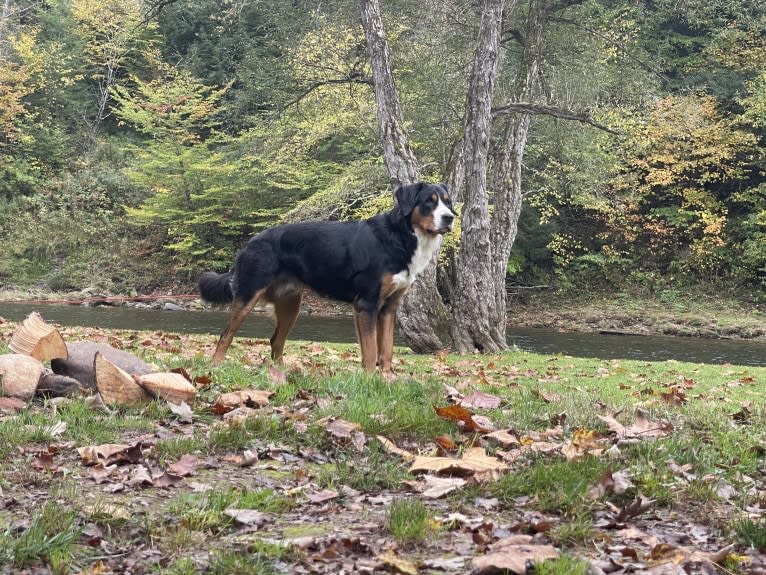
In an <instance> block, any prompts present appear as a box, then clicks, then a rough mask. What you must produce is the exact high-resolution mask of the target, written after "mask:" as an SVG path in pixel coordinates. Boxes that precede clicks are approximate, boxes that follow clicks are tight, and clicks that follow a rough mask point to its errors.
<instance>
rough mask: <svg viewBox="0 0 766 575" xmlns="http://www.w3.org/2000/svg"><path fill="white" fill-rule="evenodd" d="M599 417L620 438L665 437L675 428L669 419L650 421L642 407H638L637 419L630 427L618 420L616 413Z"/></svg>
mask: <svg viewBox="0 0 766 575" xmlns="http://www.w3.org/2000/svg"><path fill="white" fill-rule="evenodd" d="M597 417H598V418H599V419H600V420H601V421H603V422H604V423H606V425H607V427H609V431H611V432H612V433H613V434H615V435H616V436H617V437H618V438H620V439H642V438H654V437H663V436H665V435H667V434H668V433H670V432H671V431H673V429H674V428H673V425H672V424H671V423H670V422H668V421H650V420H649V419H648V418H647V417H646V412H645V411H643V410H641V409H636V421H635V423H634V424H633V425H630V426H628V427H625V426H624V425H622V424H621V423H620V422H619V421H617V419H615V417H614V415H598V416H597Z"/></svg>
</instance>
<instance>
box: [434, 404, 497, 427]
mask: <svg viewBox="0 0 766 575" xmlns="http://www.w3.org/2000/svg"><path fill="white" fill-rule="evenodd" d="M434 410H435V411H436V415H438V416H439V417H442V418H444V419H449V420H450V421H457V422H461V423H462V424H463V425H464V426H465V428H466V429H467V430H468V431H477V432H479V433H482V432H487V431H491V430H488V429H485V428H483V427H482V426H481V425H479V424H478V423H476V422H475V421H474V419H473V414H472V413H471V412H470V411H469V410H467V409H466V408H465V407H461V406H459V405H448V406H447V407H436V406H434Z"/></svg>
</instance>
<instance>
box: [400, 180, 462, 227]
mask: <svg viewBox="0 0 766 575" xmlns="http://www.w3.org/2000/svg"><path fill="white" fill-rule="evenodd" d="M394 196H395V197H396V207H395V208H394V211H395V212H398V214H399V215H400V216H401V217H403V218H404V219H406V220H407V221H409V223H410V225H411V226H412V229H413V230H416V229H419V230H421V231H423V232H425V233H427V234H433V235H437V234H446V233H447V232H451V231H452V225H453V224H454V223H455V210H454V209H453V208H452V200H450V197H449V194H448V193H447V188H446V187H445V186H444V185H443V184H426V183H423V182H420V183H417V184H408V185H406V186H401V187H400V188H399V189H397V190H396V192H395V194H394Z"/></svg>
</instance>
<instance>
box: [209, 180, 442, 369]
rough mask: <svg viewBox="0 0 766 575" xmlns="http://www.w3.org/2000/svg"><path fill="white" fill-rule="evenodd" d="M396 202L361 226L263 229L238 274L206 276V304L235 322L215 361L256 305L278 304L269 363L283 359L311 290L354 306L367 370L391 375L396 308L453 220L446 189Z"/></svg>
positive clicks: (413, 192)
mask: <svg viewBox="0 0 766 575" xmlns="http://www.w3.org/2000/svg"><path fill="white" fill-rule="evenodd" d="M395 198H396V202H395V205H394V208H393V209H392V210H391V211H390V212H386V213H383V214H379V215H377V216H375V217H373V218H370V219H368V220H364V221H352V222H304V223H297V224H284V225H281V226H277V227H275V228H272V229H269V230H266V231H264V232H261V233H259V234H258V235H256V236H255V237H253V238H251V239H250V241H249V242H248V243H247V245H246V246H245V247H244V248H243V249H242V250H240V252H239V254H238V255H237V258H236V260H235V262H234V269H233V271H230V272H227V273H224V274H217V273H214V272H205V273H204V274H202V277H201V278H200V281H199V290H200V294H201V296H202V298H203V299H204V300H206V301H208V302H211V303H229V302H231V317H230V318H229V323H228V325H227V326H226V329H224V331H223V333H222V334H221V338H220V339H219V340H218V345H217V346H216V350H215V353H214V355H213V362H214V363H218V362H221V361H223V360H224V358H225V357H226V350H227V349H228V348H229V346H230V345H231V341H232V339H233V338H234V335H235V334H236V333H237V330H238V329H239V327H240V325H241V324H242V322H243V321H244V319H245V318H246V317H247V315H248V314H249V313H250V311H251V310H252V309H253V307H254V306H255V305H256V303H258V302H262V303H271V304H273V306H274V315H275V317H276V328H275V330H274V335H272V336H271V357H272V359H273V360H274V361H279V360H280V359H281V357H282V353H283V351H284V345H285V340H286V339H287V335H288V333H290V330H291V329H292V327H293V325H295V320H296V318H297V317H298V311H299V309H300V304H301V296H302V293H303V288H304V286H306V287H309V288H311V289H312V290H314V291H315V292H317V293H318V294H320V295H323V296H326V297H330V298H332V299H335V300H339V301H343V302H349V303H351V304H352V306H353V309H354V320H355V322H356V332H357V336H358V338H359V345H360V347H361V351H362V366H363V367H364V368H365V369H367V370H374V369H375V365H376V363H377V365H378V366H379V367H380V370H381V371H382V372H384V373H389V372H391V357H392V354H393V346H394V315H395V313H396V308H397V307H398V305H399V302H401V300H402V297H403V296H404V294H405V293H406V291H407V289H408V288H409V287H410V286H411V285H412V282H414V281H415V278H416V277H417V275H418V274H419V273H420V272H422V271H423V270H424V269H425V268H426V266H427V265H428V264H429V262H430V261H431V258H433V256H434V254H435V253H436V252H437V251H438V250H439V246H440V245H441V236H442V234H445V233H447V232H449V231H451V230H452V225H453V223H454V221H455V211H454V210H453V208H452V202H451V201H450V197H449V194H448V193H447V189H446V188H445V187H444V186H443V185H436V184H426V183H418V184H412V185H406V186H402V187H400V188H399V189H397V190H396V193H395Z"/></svg>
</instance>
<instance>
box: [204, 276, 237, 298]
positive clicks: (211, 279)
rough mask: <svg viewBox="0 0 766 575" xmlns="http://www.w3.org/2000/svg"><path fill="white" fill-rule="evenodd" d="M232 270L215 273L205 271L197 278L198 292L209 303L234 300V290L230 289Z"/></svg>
mask: <svg viewBox="0 0 766 575" xmlns="http://www.w3.org/2000/svg"><path fill="white" fill-rule="evenodd" d="M232 276H233V274H232V272H226V273H225V274H217V273H215V272H205V273H203V274H202V276H200V278H199V294H200V296H202V299H203V300H205V301H207V302H210V303H229V302H232V301H234V292H232V290H231V278H232Z"/></svg>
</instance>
